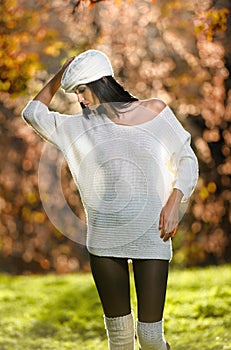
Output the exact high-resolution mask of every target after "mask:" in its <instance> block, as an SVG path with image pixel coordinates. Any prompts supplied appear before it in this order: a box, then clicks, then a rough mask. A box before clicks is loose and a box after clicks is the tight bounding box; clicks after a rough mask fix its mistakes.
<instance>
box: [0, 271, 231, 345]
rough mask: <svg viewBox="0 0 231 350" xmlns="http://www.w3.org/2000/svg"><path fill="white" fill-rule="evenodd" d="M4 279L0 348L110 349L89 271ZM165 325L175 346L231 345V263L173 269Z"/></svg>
mask: <svg viewBox="0 0 231 350" xmlns="http://www.w3.org/2000/svg"><path fill="white" fill-rule="evenodd" d="M0 281H1V285H0V310H1V317H0V349H1V350H33V349H44V350H49V349H52V350H67V349H71V350H75V349H77V350H83V349H84V350H85V349H86V350H88V349H89V350H91V349H92V350H93V349H94V350H96V349H97V350H103V349H104V350H106V349H107V339H106V336H105V330H104V325H103V318H102V310H101V306H100V303H99V299H98V296H97V293H96V290H95V287H94V284H93V280H92V278H91V275H90V274H84V275H81V274H76V275H66V276H55V275H48V276H32V277H31V276H30V277H27V276H20V277H10V276H5V275H2V276H0ZM132 293H133V294H132V298H133V299H132V300H133V309H134V311H135V298H134V289H132ZM112 302H113V301H112ZM135 313H136V311H135ZM165 329H166V338H167V339H168V341H169V342H170V343H171V345H172V350H193V349H203V350H208V349H214V350H215V349H217V350H218V349H231V266H223V267H211V268H206V269H194V270H184V271H177V270H172V271H171V272H170V277H169V286H168V293H167V300H166V308H165Z"/></svg>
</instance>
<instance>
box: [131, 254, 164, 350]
mask: <svg viewBox="0 0 231 350" xmlns="http://www.w3.org/2000/svg"><path fill="white" fill-rule="evenodd" d="M168 266H169V262H168V261H167V260H152V259H148V260H147V259H142V260H141V259H139V260H133V270H134V278H135V286H136V294H137V302H138V320H137V335H138V338H139V342H140V345H141V349H142V350H166V349H167V346H166V342H165V339H164V332H163V321H162V318H163V310H164V303H165V295H166V287H167V280H168Z"/></svg>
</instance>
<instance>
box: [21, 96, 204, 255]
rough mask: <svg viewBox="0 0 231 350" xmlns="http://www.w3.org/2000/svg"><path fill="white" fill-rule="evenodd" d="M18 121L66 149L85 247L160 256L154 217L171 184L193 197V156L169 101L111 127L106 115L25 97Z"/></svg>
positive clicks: (165, 250) (162, 248)
mask: <svg viewBox="0 0 231 350" xmlns="http://www.w3.org/2000/svg"><path fill="white" fill-rule="evenodd" d="M23 118H24V119H25V121H26V122H27V123H29V124H30V125H31V126H32V127H33V128H34V129H35V131H36V132H37V133H38V134H39V135H41V136H42V137H43V138H44V139H46V140H48V141H49V142H51V143H53V144H54V145H55V146H57V147H58V148H59V149H60V150H61V151H62V152H63V154H64V157H65V159H66V161H67V163H68V166H69V168H70V171H71V173H72V176H73V179H74V181H75V183H76V185H77V187H78V190H79V193H80V195H81V199H82V202H83V206H84V209H85V214H86V219H87V248H88V250H89V251H90V252H91V253H92V254H95V255H99V256H114V257H127V258H146V259H165V260H169V259H171V257H172V249H171V240H169V241H167V242H163V240H162V239H160V232H159V229H158V223H159V215H160V211H161V209H162V207H163V205H164V204H165V203H166V201H167V199H168V197H169V195H170V193H171V191H172V189H173V188H178V189H180V190H181V191H182V192H183V194H184V197H183V200H182V201H187V200H188V199H189V197H190V195H191V194H192V192H193V190H194V188H195V185H196V182H197V178H198V163H197V158H196V156H195V154H194V152H193V150H192V148H191V147H190V139H191V137H190V134H189V133H188V132H187V131H186V130H185V129H184V128H183V127H182V125H181V124H180V123H179V121H178V120H177V118H176V117H175V115H174V113H173V112H172V110H171V109H170V108H169V106H166V107H165V108H164V109H163V110H162V111H161V112H160V113H159V114H158V115H157V116H156V117H155V118H153V119H152V120H150V121H148V122H145V123H143V124H139V125H133V126H125V125H118V124H115V123H114V122H113V121H112V120H111V119H109V118H108V117H107V116H106V115H105V114H101V115H99V114H92V115H90V117H89V119H87V118H86V117H84V116H83V115H80V114H79V115H75V116H70V115H63V114H60V113H57V112H51V111H49V109H48V108H47V107H46V106H45V105H44V104H43V103H41V102H40V101H31V102H29V103H28V105H27V106H26V108H25V109H24V110H23Z"/></svg>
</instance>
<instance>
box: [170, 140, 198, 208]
mask: <svg viewBox="0 0 231 350" xmlns="http://www.w3.org/2000/svg"><path fill="white" fill-rule="evenodd" d="M190 140H191V137H190V136H189V137H188V139H187V140H186V141H185V143H184V144H183V145H182V147H181V150H180V151H179V153H178V154H174V155H173V158H174V157H175V164H176V177H175V181H174V183H173V188H177V189H179V190H181V192H182V193H183V195H184V196H183V198H182V202H186V201H187V200H188V199H189V197H190V196H191V195H192V193H193V191H194V189H195V186H196V183H197V180H198V162H197V158H196V155H195V153H194V152H193V150H192V148H191V146H190Z"/></svg>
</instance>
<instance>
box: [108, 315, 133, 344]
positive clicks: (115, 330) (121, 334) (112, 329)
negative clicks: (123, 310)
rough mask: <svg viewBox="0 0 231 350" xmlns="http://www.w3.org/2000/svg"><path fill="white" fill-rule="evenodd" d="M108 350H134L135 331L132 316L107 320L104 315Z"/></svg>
mask: <svg viewBox="0 0 231 350" xmlns="http://www.w3.org/2000/svg"><path fill="white" fill-rule="evenodd" d="M104 324H105V328H106V331H107V337H108V344H109V349H110V350H134V348H135V345H134V342H135V329H134V318H133V314H132V313H130V314H128V315H126V316H120V317H113V318H108V317H106V316H105V315H104Z"/></svg>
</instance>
